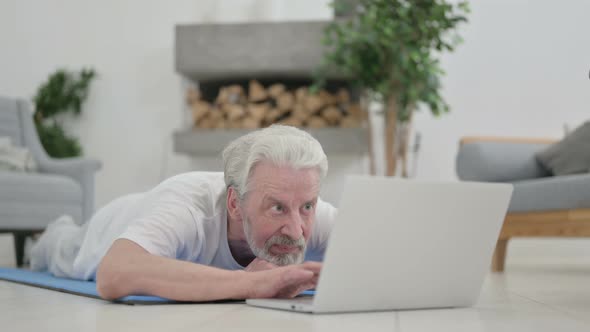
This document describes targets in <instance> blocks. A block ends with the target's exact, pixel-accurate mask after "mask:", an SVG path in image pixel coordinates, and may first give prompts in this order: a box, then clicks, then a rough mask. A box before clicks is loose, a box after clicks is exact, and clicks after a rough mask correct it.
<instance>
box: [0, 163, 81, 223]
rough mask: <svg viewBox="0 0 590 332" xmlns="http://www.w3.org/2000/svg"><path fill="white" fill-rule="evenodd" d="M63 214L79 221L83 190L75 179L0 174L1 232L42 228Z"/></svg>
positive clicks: (0, 172) (46, 175)
mask: <svg viewBox="0 0 590 332" xmlns="http://www.w3.org/2000/svg"><path fill="white" fill-rule="evenodd" d="M62 214H69V215H71V216H72V218H74V220H76V221H77V222H80V219H81V218H82V188H81V187H80V185H79V184H78V183H77V182H75V181H74V180H72V179H70V178H67V177H64V176H59V175H48V174H40V173H16V172H6V171H0V229H5V230H6V229H43V228H45V226H47V224H49V223H50V222H51V221H53V220H55V219H56V218H57V217H59V216H60V215H62Z"/></svg>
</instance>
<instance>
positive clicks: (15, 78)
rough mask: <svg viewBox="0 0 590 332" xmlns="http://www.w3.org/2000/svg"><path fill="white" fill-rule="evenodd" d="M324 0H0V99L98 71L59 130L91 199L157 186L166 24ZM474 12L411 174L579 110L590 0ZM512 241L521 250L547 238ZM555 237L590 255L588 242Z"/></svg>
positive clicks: (167, 116)
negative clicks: (72, 145) (473, 142)
mask: <svg viewBox="0 0 590 332" xmlns="http://www.w3.org/2000/svg"><path fill="white" fill-rule="evenodd" d="M327 2H329V1H328V0H322V1H316V0H305V1H301V0H299V1H289V0H281V1H278V0H265V1H261V0H258V1H255V0H249V1H246V0H240V1H230V0H222V1H215V0H207V1H203V0H193V1H187V0H177V1H167V2H164V1H139V0H134V1H101V2H96V1H79V0H77V1H76V0H61V1H58V0H54V1H30V0H28V1H22V0H0V45H1V48H0V94H2V95H8V96H15V97H24V98H28V99H29V98H30V97H31V96H32V95H33V94H34V91H35V89H36V87H37V86H38V85H39V83H40V82H41V81H43V80H44V79H45V78H46V77H47V75H48V74H49V73H50V72H52V71H53V70H55V69H56V68H57V67H59V66H67V67H68V68H79V67H81V66H83V65H91V66H93V67H95V68H96V69H97V71H98V72H99V74H100V78H99V79H98V80H97V81H96V82H95V83H94V85H93V87H92V93H91V95H90V99H89V100H88V103H87V105H86V106H87V107H86V109H85V113H84V115H83V116H82V118H81V119H80V120H79V121H77V122H76V123H75V124H74V125H73V126H71V127H72V130H73V131H74V132H75V133H76V134H77V135H79V136H80V138H81V142H82V144H83V146H84V147H85V150H86V154H87V155H88V156H92V157H96V158H98V159H100V160H102V162H103V163H104V168H103V170H102V171H101V172H100V173H99V174H98V177H97V205H98V206H100V205H103V204H104V203H106V202H108V201H109V200H110V199H112V198H114V197H116V196H119V195H121V194H124V193H128V192H132V191H138V190H143V189H146V188H149V187H151V186H153V185H154V184H156V183H157V182H159V181H160V179H161V176H162V174H161V173H162V164H163V162H162V161H163V158H164V157H163V156H165V155H167V156H168V157H167V159H166V165H165V172H164V173H166V174H168V173H174V172H176V171H182V170H186V169H188V168H190V167H191V164H190V162H189V161H188V160H187V159H186V158H183V157H177V156H174V155H173V154H172V153H171V152H170V149H171V140H170V134H171V132H172V131H173V130H174V129H176V128H179V127H180V126H182V119H183V114H182V92H181V82H180V79H179V77H178V75H177V74H175V72H174V64H173V27H174V25H175V24H177V23H193V22H222V21H223V22H228V21H256V20H284V19H324V18H329V17H331V15H332V14H331V9H329V8H327V7H326V3H327ZM472 9H473V12H472V14H471V15H470V23H469V25H466V26H465V27H464V28H463V29H462V35H463V37H464V38H465V43H464V44H463V45H461V46H460V47H459V48H458V49H457V51H456V52H455V53H454V54H452V55H449V56H445V57H444V59H443V64H444V67H445V68H446V70H447V72H448V75H447V77H446V78H445V80H444V86H445V90H444V92H445V96H446V98H447V100H448V102H449V103H450V105H451V108H452V113H451V114H449V115H446V116H444V117H442V118H440V119H433V118H432V117H431V116H430V115H428V114H427V113H426V112H422V113H421V114H418V116H417V117H416V122H415V126H416V128H417V129H418V130H419V131H420V132H421V133H422V137H423V140H422V150H421V153H420V158H419V165H418V174H417V176H418V178H423V179H441V180H447V179H454V178H455V175H454V157H455V153H456V148H457V142H458V139H459V138H460V137H461V136H463V135H470V134H477V135H510V136H542V137H545V136H554V137H559V136H560V134H561V132H562V125H563V124H564V123H568V124H571V125H572V126H574V125H577V124H580V123H581V122H582V121H583V120H585V119H588V118H590V112H588V109H589V107H590V81H589V80H588V69H590V57H589V55H590V43H588V34H587V32H588V31H590V20H588V19H587V15H586V14H587V13H589V12H590V2H588V1H584V0H577V1H574V0H570V1H568V2H567V3H563V2H559V1H555V0H542V1H541V0H539V1H525V0H501V1H499V0H498V1H474V2H472ZM520 243H521V244H518V246H515V250H516V251H518V250H521V253H525V252H526V250H529V249H530V248H545V247H546V241H545V242H538V241H537V242H535V241H533V242H526V241H524V242H523V241H521V242H520ZM522 243H525V244H522ZM530 243H532V244H531V245H529V244H530ZM554 243H556V244H554V245H553V247H552V248H554V249H556V248H557V249H558V248H565V247H567V248H571V244H572V243H576V247H575V249H571V250H570V249H567V250H570V251H571V252H580V251H582V252H585V253H590V249H589V248H590V246H589V245H588V242H587V241H576V242H567V243H566V242H559V241H557V242H554ZM578 244H579V245H578ZM519 246H520V247H519ZM527 246H528V247H527ZM527 248H529V249H527ZM557 249H556V250H557ZM523 250H524V251H523ZM532 250H533V249H530V250H529V252H530V253H531V255H534V253H532ZM556 252H557V251H556ZM521 257H525V256H521Z"/></svg>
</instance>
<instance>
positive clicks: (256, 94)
mask: <svg viewBox="0 0 590 332" xmlns="http://www.w3.org/2000/svg"><path fill="white" fill-rule="evenodd" d="M267 98H268V92H266V89H264V86H262V84H260V83H259V82H258V81H256V80H251V81H250V86H249V89H248V99H249V101H251V102H257V101H263V100H265V99H267Z"/></svg>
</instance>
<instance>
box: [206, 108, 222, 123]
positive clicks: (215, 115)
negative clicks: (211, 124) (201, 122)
mask: <svg viewBox="0 0 590 332" xmlns="http://www.w3.org/2000/svg"><path fill="white" fill-rule="evenodd" d="M209 117H210V118H211V119H213V120H214V121H221V122H223V121H225V119H224V117H225V116H224V114H223V111H222V110H220V109H219V108H217V107H215V106H214V107H212V108H211V110H210V111H209Z"/></svg>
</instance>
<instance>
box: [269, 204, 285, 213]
mask: <svg viewBox="0 0 590 332" xmlns="http://www.w3.org/2000/svg"><path fill="white" fill-rule="evenodd" d="M272 210H273V211H275V212H283V210H284V209H283V206H282V205H281V204H276V205H273V207H272Z"/></svg>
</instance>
